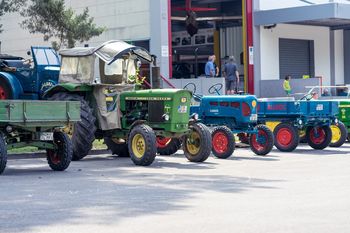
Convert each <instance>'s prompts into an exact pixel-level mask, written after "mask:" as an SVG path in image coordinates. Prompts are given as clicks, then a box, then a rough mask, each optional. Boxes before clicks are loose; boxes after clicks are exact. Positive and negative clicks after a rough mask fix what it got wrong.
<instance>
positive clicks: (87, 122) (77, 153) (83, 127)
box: [49, 92, 96, 161]
mask: <svg viewBox="0 0 350 233" xmlns="http://www.w3.org/2000/svg"><path fill="white" fill-rule="evenodd" d="M49 99H50V100H73V101H80V104H81V105H80V106H81V107H80V121H78V122H77V123H75V124H74V126H73V127H72V130H70V132H67V133H68V134H69V136H70V137H71V140H72V144H73V161H77V160H80V159H82V158H84V157H85V156H86V155H88V153H89V152H90V150H91V149H92V143H93V142H94V140H95V132H96V126H95V121H96V118H95V116H94V115H93V112H92V109H91V108H90V106H89V103H88V102H87V101H86V100H84V98H83V97H82V96H80V95H77V94H71V93H67V92H59V93H56V94H54V95H52V96H51V97H50V98H49Z"/></svg>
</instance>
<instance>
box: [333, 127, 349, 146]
mask: <svg viewBox="0 0 350 233" xmlns="http://www.w3.org/2000/svg"><path fill="white" fill-rule="evenodd" d="M330 127H331V130H332V140H331V143H330V144H329V146H330V147H341V146H342V145H343V144H344V143H345V141H346V137H347V135H348V130H347V129H346V127H345V125H344V123H343V122H340V121H339V122H338V124H336V125H331V126H330Z"/></svg>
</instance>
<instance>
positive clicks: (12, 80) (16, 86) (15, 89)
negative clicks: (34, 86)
mask: <svg viewBox="0 0 350 233" xmlns="http://www.w3.org/2000/svg"><path fill="white" fill-rule="evenodd" d="M1 79H3V80H5V82H7V84H8V85H9V87H10V88H11V92H12V98H13V99H19V98H20V95H22V94H23V88H22V85H21V83H20V82H19V81H18V79H17V77H16V76H15V75H13V74H10V73H6V72H0V80H1Z"/></svg>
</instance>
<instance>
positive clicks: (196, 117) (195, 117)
mask: <svg viewBox="0 0 350 233" xmlns="http://www.w3.org/2000/svg"><path fill="white" fill-rule="evenodd" d="M191 118H192V119H193V120H196V121H198V119H199V116H198V114H197V113H193V114H192V116H191Z"/></svg>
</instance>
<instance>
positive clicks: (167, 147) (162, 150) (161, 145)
mask: <svg viewBox="0 0 350 233" xmlns="http://www.w3.org/2000/svg"><path fill="white" fill-rule="evenodd" d="M156 140H157V152H158V153H159V154H160V155H172V154H175V153H176V152H177V151H178V150H179V149H180V148H181V140H180V139H178V138H166V137H162V136H157V139H156Z"/></svg>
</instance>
